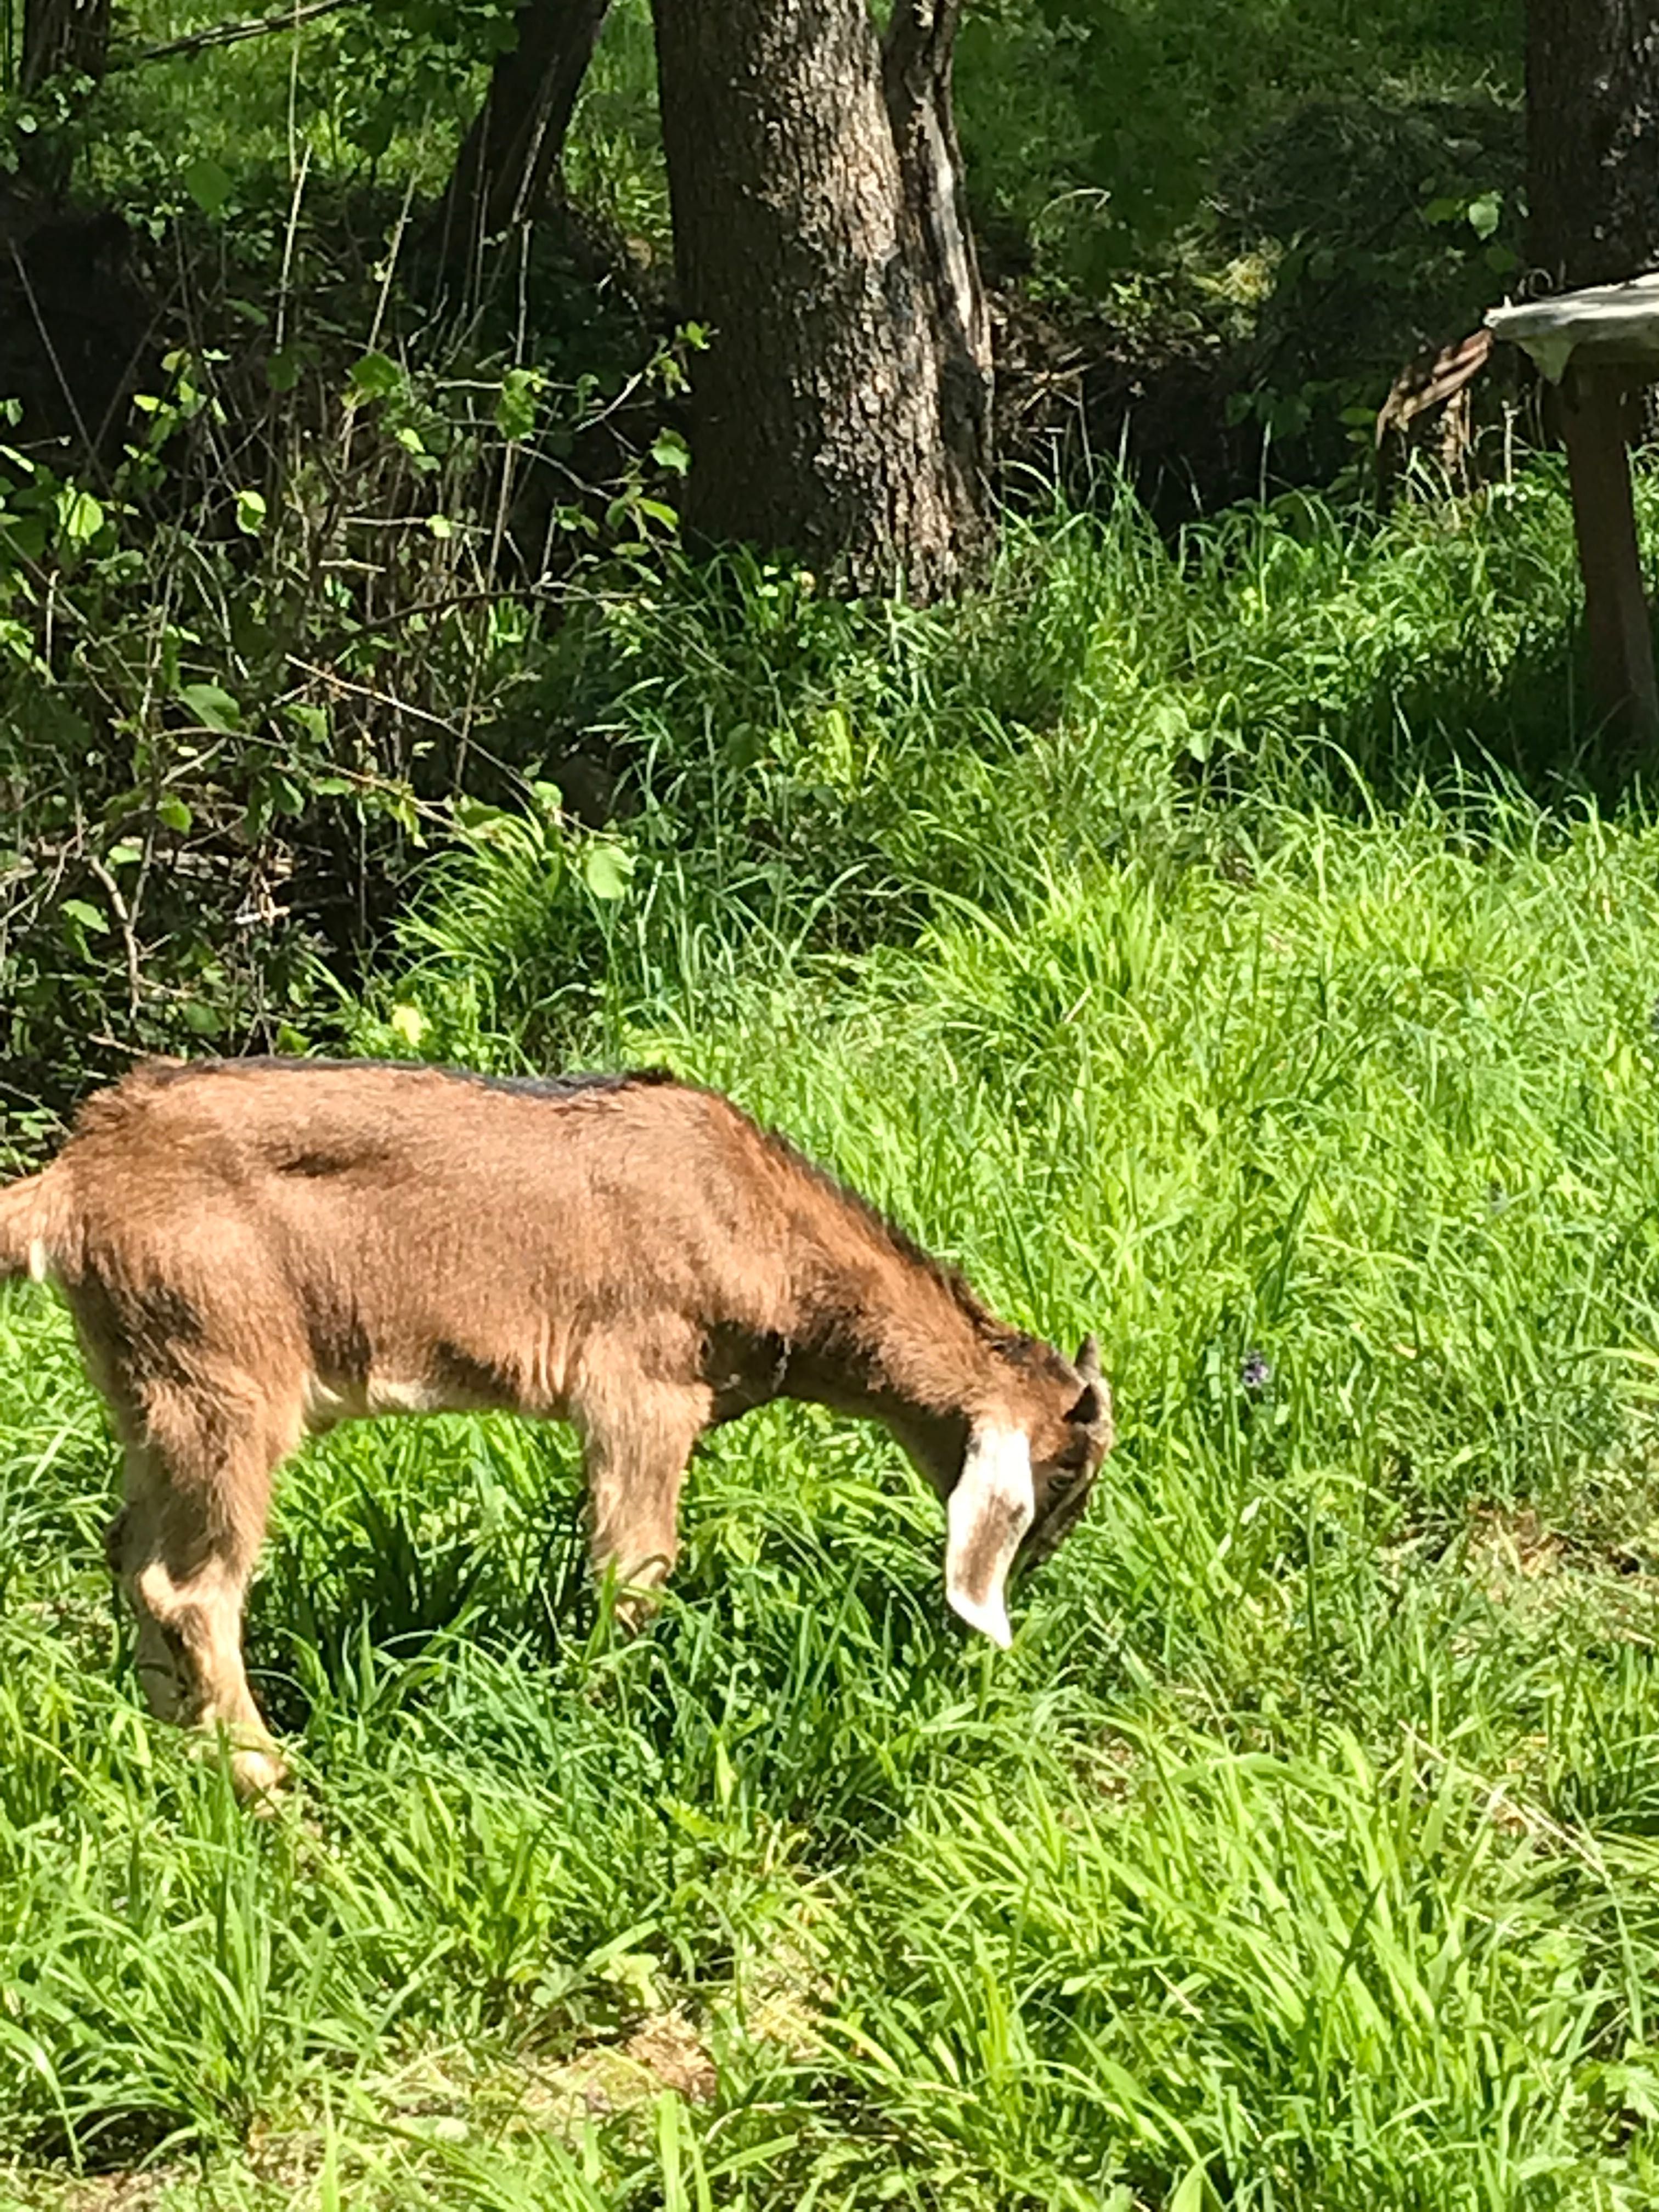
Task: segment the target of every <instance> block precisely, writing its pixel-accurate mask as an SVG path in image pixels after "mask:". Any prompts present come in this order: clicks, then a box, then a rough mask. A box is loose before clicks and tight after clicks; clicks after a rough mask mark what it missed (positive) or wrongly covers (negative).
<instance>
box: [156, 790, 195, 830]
mask: <svg viewBox="0 0 1659 2212" xmlns="http://www.w3.org/2000/svg"><path fill="white" fill-rule="evenodd" d="M155 817H156V819H157V821H159V822H161V823H165V824H166V826H167V828H168V829H175V830H177V831H178V833H179V836H181V837H182V836H185V833H186V832H187V831H188V829H189V828H190V825H191V822H192V821H193V820H194V819H195V817H194V816H193V815H192V814H191V811H190V809H189V807H188V806H186V805H185V802H184V800H183V799H175V798H174V797H173V793H171V792H168V793H167V796H166V797H165V798H164V799H157V801H156V802H155Z"/></svg>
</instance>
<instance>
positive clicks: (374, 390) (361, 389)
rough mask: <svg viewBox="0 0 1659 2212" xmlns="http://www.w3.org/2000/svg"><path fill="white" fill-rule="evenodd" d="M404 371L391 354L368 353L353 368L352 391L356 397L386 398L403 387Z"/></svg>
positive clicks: (354, 363)
mask: <svg viewBox="0 0 1659 2212" xmlns="http://www.w3.org/2000/svg"><path fill="white" fill-rule="evenodd" d="M403 380H404V373H403V371H402V369H400V368H398V364H397V362H395V361H393V360H392V357H391V356H390V355H389V354H384V353H366V354H365V355H364V356H363V357H362V360H361V361H359V362H353V364H352V369H351V392H352V397H353V398H356V399H386V398H390V396H391V395H392V392H397V391H398V390H400V389H401V387H402V385H403Z"/></svg>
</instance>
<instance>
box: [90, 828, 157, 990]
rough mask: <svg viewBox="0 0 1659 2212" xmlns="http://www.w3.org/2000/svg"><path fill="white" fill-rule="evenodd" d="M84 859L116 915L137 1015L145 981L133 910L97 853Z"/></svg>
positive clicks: (128, 980)
mask: <svg viewBox="0 0 1659 2212" xmlns="http://www.w3.org/2000/svg"><path fill="white" fill-rule="evenodd" d="M83 857H84V858H85V860H86V864H87V866H88V868H89V869H90V871H91V872H92V873H93V874H94V876H96V877H97V878H98V880H99V882H100V884H102V885H103V886H104V890H105V893H106V896H107V897H108V899H109V902H110V906H111V908H112V910H113V912H114V915H115V921H116V925H117V927H118V928H119V930H120V932H121V943H122V945H124V946H125V950H126V956H127V996H128V998H129V1000H131V1007H132V1012H134V1013H135V1014H136V1013H137V1011H138V1008H139V1006H140V1004H141V1003H142V1001H143V995H144V979H143V970H142V969H141V967H140V965H139V959H138V939H137V936H136V935H135V934H134V932H133V927H132V910H131V908H130V907H129V906H128V904H127V902H126V899H125V896H123V894H122V890H121V886H120V884H118V883H117V882H116V880H115V877H114V874H113V872H112V870H110V869H108V868H106V866H104V864H103V862H102V861H101V860H100V859H99V857H98V855H97V854H96V853H88V854H85V855H84V856H83Z"/></svg>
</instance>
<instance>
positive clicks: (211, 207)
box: [185, 154, 231, 215]
mask: <svg viewBox="0 0 1659 2212" xmlns="http://www.w3.org/2000/svg"><path fill="white" fill-rule="evenodd" d="M185 191H187V192H188V193H189V194H190V196H191V199H193V200H194V201H195V203H196V204H197V207H198V208H200V209H201V210H202V213H203V214H204V215H217V214H218V213H219V212H220V210H222V208H223V206H224V204H225V202H226V201H227V200H228V198H229V197H230V191H231V184H230V179H229V178H228V176H227V175H226V173H225V172H224V171H223V170H222V168H221V167H219V164H218V163H217V162H216V161H213V160H212V159H211V158H210V156H209V155H206V154H201V155H197V158H196V159H195V161H192V162H191V163H190V164H189V166H188V167H186V169H185Z"/></svg>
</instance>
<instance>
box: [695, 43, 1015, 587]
mask: <svg viewBox="0 0 1659 2212" xmlns="http://www.w3.org/2000/svg"><path fill="white" fill-rule="evenodd" d="M653 12H654V17H655V23H656V35H657V71H658V82H659V97H660V101H661V107H662V123H663V143H664V149H665V153H666V155H667V161H668V182H669V194H670V198H671V204H672V210H673V218H674V258H675V264H676V269H677V272H678V281H679V288H680V295H681V299H682V302H683V305H684V309H685V311H686V313H688V314H689V315H690V316H692V317H694V318H695V319H696V320H697V321H698V322H700V323H702V324H703V325H706V326H707V327H708V331H709V342H708V350H707V351H706V352H705V353H703V354H702V355H700V356H699V357H698V359H697V361H696V366H695V370H694V374H693V380H692V434H693V435H692V470H691V475H690V482H689V484H688V517H687V519H688V521H689V522H690V524H691V526H693V527H694V528H695V529H696V530H697V531H699V532H702V534H704V535H706V536H708V537H710V538H720V539H738V540H744V541H748V542H750V543H754V544H759V545H762V546H763V547H765V548H767V549H768V550H775V551H781V552H787V553H789V554H793V555H794V556H797V557H799V558H802V559H805V560H806V561H808V562H811V563H813V564H814V565H816V566H818V567H820V568H823V569H825V570H826V571H828V572H829V574H832V575H833V576H834V577H835V578H836V580H839V581H842V582H844V583H846V584H848V585H849V586H852V587H853V588H854V589H860V590H866V589H872V590H885V589H890V588H893V587H895V586H899V587H902V588H903V589H905V590H907V591H908V592H911V593H912V594H913V595H915V596H916V597H920V598H927V597H933V596H934V595H936V594H938V593H939V592H944V591H947V590H949V589H950V588H951V587H952V586H954V585H955V584H957V582H958V581H959V580H961V579H962V578H963V575H964V574H966V573H967V572H968V571H969V570H970V569H971V568H972V567H973V566H974V564H975V562H976V560H977V558H978V556H979V555H980V553H981V550H982V549H983V547H984V544H985V542H986V535H987V525H986V513H987V469H988V466H989V462H990V424H991V348H990V333H989V327H988V322H987V315H986V311H985V303H984V297H983V294H982V292H981V287H980V282H979V272H978V268H977V265H976V263H975V256H974V250H973V243H972V239H971V235H970V233H969V227H968V222H967V219H966V216H965V213H964V211H963V203H962V191H961V173H962V164H961V159H960V156H959V154H958V152H957V141H956V133H955V130H954V127H953V125H952V122H951V46H952V42H953V39H954V34H955V30H956V21H957V0H896V5H895V7H894V9H893V13H892V16H891V20H890V27H889V31H888V36H887V42H886V46H885V48H883V46H882V44H881V42H880V41H879V40H878V36H877V33H876V30H875V27H874V25H873V23H872V20H871V17H870V14H869V10H868V8H867V6H866V0H655V5H654V11H653Z"/></svg>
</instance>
